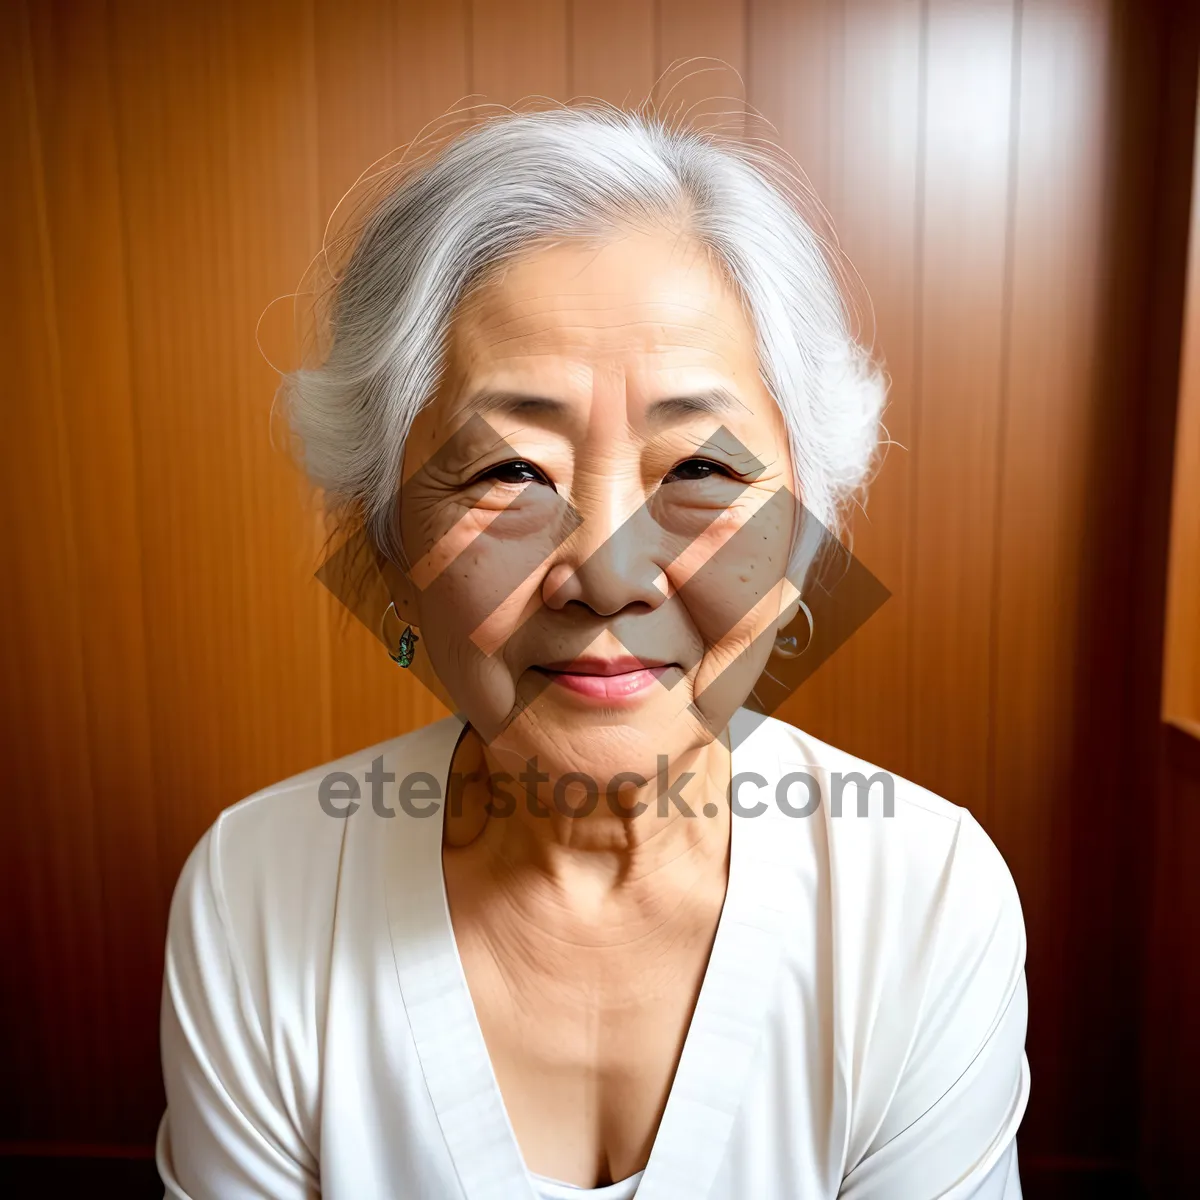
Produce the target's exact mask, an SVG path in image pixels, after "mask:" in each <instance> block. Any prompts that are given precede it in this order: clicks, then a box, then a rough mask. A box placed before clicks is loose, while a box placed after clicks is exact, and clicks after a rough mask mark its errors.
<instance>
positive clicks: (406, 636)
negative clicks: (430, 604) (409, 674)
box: [388, 625, 421, 667]
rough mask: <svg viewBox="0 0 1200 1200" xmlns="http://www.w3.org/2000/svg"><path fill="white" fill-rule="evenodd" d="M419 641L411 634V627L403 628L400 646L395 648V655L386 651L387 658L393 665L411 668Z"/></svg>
mask: <svg viewBox="0 0 1200 1200" xmlns="http://www.w3.org/2000/svg"><path fill="white" fill-rule="evenodd" d="M420 640H421V639H420V638H419V637H417V635H416V634H415V633H413V628H412V626H411V625H406V626H405V627H404V632H403V633H402V634H401V635H400V644H399V645H398V646H397V647H396V653H395V654H393V653H392V652H391V651H390V650H389V651H388V657H389V658H390V659H391V660H392V662H394V663H399V664H400V665H401V666H402V667H411V666H412V663H413V658H414V657H415V655H416V653H417V643H418V642H419V641H420Z"/></svg>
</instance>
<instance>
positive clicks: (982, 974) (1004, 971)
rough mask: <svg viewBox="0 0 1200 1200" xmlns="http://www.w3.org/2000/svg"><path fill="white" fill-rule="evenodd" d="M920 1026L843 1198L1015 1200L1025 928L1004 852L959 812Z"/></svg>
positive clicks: (1025, 1088) (1024, 1091)
mask: <svg viewBox="0 0 1200 1200" xmlns="http://www.w3.org/2000/svg"><path fill="white" fill-rule="evenodd" d="M935 946H936V949H935V951H934V956H933V969H932V973H931V976H930V978H929V981H928V985H927V991H926V995H925V1000H924V1002H923V1004H922V1006H921V1019H920V1021H919V1022H918V1026H917V1029H916V1030H915V1031H914V1035H913V1040H912V1044H911V1047H910V1050H909V1054H908V1057H907V1061H906V1063H905V1066H904V1069H903V1071H902V1072H901V1075H900V1078H899V1080H898V1082H897V1084H896V1090H895V1093H894V1095H893V1097H892V1100H891V1102H890V1103H889V1105H888V1109H887V1114H886V1117H885V1119H884V1120H883V1122H882V1123H881V1126H880V1128H879V1130H878V1131H877V1133H876V1135H875V1137H874V1138H873V1140H872V1142H871V1144H870V1146H869V1148H868V1149H867V1151H866V1153H865V1154H864V1155H863V1156H862V1158H861V1159H860V1160H859V1161H858V1162H857V1163H856V1164H855V1165H854V1166H853V1168H852V1169H851V1170H850V1171H849V1172H848V1173H847V1175H846V1176H845V1178H844V1180H843V1182H842V1187H841V1189H840V1191H839V1193H838V1194H839V1196H840V1197H843V1198H844V1200H934V1198H935V1197H943V1198H946V1200H968V1198H970V1200H1020V1196H1021V1184H1020V1177H1019V1175H1018V1172H1017V1149H1016V1133H1017V1127H1018V1126H1019V1125H1020V1122H1021V1118H1022V1116H1023V1115H1024V1112H1025V1106H1026V1103H1027V1101H1028V1097H1029V1066H1028V1063H1027V1061H1026V1057H1025V1028H1026V1022H1027V1015H1028V1000H1027V993H1026V985H1025V926H1024V921H1023V919H1022V916H1021V907H1020V901H1019V900H1018V898H1017V892H1016V888H1015V886H1014V885H1013V882H1012V877H1011V875H1010V874H1009V872H1008V868H1007V867H1006V866H1005V864H1004V861H1003V859H1002V858H1001V857H1000V854H999V852H998V851H997V850H996V848H995V847H994V846H993V845H992V843H991V842H990V840H989V839H988V838H987V835H986V834H985V833H984V832H983V830H982V829H981V828H980V827H979V825H978V824H977V823H976V822H975V820H974V818H972V817H971V816H970V815H969V814H964V817H963V824H962V827H961V829H960V833H959V838H958V842H957V845H956V848H955V854H954V858H953V861H952V864H951V867H950V869H949V874H948V878H947V884H946V888H945V890H944V892H943V895H942V902H941V905H940V911H939V916H938V922H937V933H936V942H935Z"/></svg>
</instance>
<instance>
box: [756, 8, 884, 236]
mask: <svg viewBox="0 0 1200 1200" xmlns="http://www.w3.org/2000/svg"><path fill="white" fill-rule="evenodd" d="M851 8H853V5H852V6H851ZM844 20H845V2H844V0H803V2H802V3H798V4H797V3H793V2H792V0H750V7H749V50H748V54H749V60H750V63H751V64H752V65H751V70H750V80H749V99H750V104H751V106H752V108H753V110H754V111H755V112H757V113H761V114H762V116H763V118H764V119H765V120H766V121H767V122H768V124H769V126H770V127H772V129H773V131H774V138H775V140H777V141H778V143H779V145H780V146H782V147H783V149H784V150H786V151H787V153H788V154H790V155H791V156H792V157H793V158H794V159H795V160H796V163H797V164H798V166H799V168H800V171H801V172H802V174H803V177H804V179H805V180H806V181H807V183H808V184H809V185H810V186H811V187H812V189H813V190H814V192H815V193H816V198H817V200H819V201H820V202H821V204H823V205H824V206H825V207H826V208H827V209H829V210H830V211H831V213H832V212H833V211H834V210H836V209H837V208H838V203H837V201H838V197H837V196H836V195H835V193H834V183H835V176H836V173H837V172H836V165H835V155H836V153H837V147H838V146H839V145H840V144H841V141H842V136H841V135H842V130H841V129H840V128H839V125H840V112H839V107H838V106H839V103H840V101H841V98H842V90H841V87H840V86H839V84H840V80H841V78H842V74H843V72H844V70H845V64H846V49H845V45H844V43H843V41H842V30H843V22H844ZM874 93H875V87H874V86H872V87H871V88H870V89H869V91H868V94H874Z"/></svg>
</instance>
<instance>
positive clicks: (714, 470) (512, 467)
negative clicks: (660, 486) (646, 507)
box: [477, 458, 733, 490]
mask: <svg viewBox="0 0 1200 1200" xmlns="http://www.w3.org/2000/svg"><path fill="white" fill-rule="evenodd" d="M697 466H698V467H703V468H704V469H705V471H704V474H702V475H694V476H691V477H690V478H686V477H683V476H682V475H680V472H681V471H682V470H683V468H685V467H697ZM512 471H521V472H524V473H525V474H526V476H527V477H526V478H524V479H502V478H501V473H502V472H512ZM713 475H723V476H724V477H725V478H726V479H732V478H733V473H732V472H731V471H730V470H729V469H728V468H727V467H724V466H722V465H721V464H720V463H716V462H713V461H712V459H709V458H685V459H684V460H683V461H682V462H680V463H676V465H675V466H673V467H672V468H671V469H670V470H669V471H668V472H667V473H666V475H665V476H664V477H663V483H692V482H697V481H699V480H701V479H708V478H711V477H712V476H713ZM673 476H674V477H675V478H672V477H673ZM477 479H481V480H485V479H487V480H495V481H496V482H498V483H507V484H510V485H512V486H514V487H516V486H519V485H521V484H525V483H543V484H545V485H546V486H547V487H551V488H552V487H554V484H553V483H551V481H550V479H549V478H548V477H547V475H546V473H545V472H544V471H542V470H541V469H540V468H538V467H535V466H534V465H533V463H531V462H529V461H527V460H526V459H523V458H513V459H509V460H508V461H507V462H502V463H497V464H496V465H495V466H494V467H489V468H488V469H487V470H486V471H484V472H483V473H482V474H480V475H479V476H477ZM555 490H557V489H555Z"/></svg>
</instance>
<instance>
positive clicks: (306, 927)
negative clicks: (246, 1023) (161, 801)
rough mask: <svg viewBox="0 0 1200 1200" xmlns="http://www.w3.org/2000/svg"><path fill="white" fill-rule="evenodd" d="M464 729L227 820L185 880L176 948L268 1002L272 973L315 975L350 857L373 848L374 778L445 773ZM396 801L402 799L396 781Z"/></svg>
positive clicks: (338, 763) (304, 782)
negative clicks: (295, 966) (316, 951)
mask: <svg viewBox="0 0 1200 1200" xmlns="http://www.w3.org/2000/svg"><path fill="white" fill-rule="evenodd" d="M457 729H458V725H457V723H456V722H455V721H454V718H447V719H446V720H445V721H439V722H436V723H435V724H433V725H429V726H426V727H424V728H422V729H418V730H415V731H414V732H412V733H409V734H405V735H403V736H401V737H397V738H392V739H390V740H388V741H386V742H380V743H378V744H376V745H373V746H368V747H365V748H364V749H362V750H358V751H355V752H354V753H352V754H348V755H345V756H343V757H342V758H338V759H334V760H332V761H330V762H326V763H322V764H320V765H319V766H316V767H312V768H310V769H309V770H306V771H303V772H301V773H299V774H297V775H294V776H291V777H290V778H288V779H284V780H281V781H280V782H278V783H275V784H272V785H270V786H269V787H266V788H263V789H261V790H260V791H257V792H255V793H254V794H252V795H250V796H247V797H246V798H245V799H243V800H241V801H239V802H238V803H236V804H234V805H232V806H230V807H229V808H227V809H225V810H224V811H222V812H221V813H220V814H219V815H218V816H217V818H216V820H215V821H214V822H213V824H212V825H211V826H210V827H209V828H208V830H207V831H206V832H205V833H204V835H203V836H202V837H201V839H200V841H199V842H198V843H197V845H196V846H195V848H194V849H193V850H192V852H191V854H190V855H189V857H188V859H187V862H186V863H185V864H184V867H183V870H182V872H181V873H180V876H179V880H178V882H177V883H176V886H175V892H174V896H173V899H172V904H171V917H170V923H169V928H168V945H169V946H171V945H173V944H174V945H176V946H178V945H179V944H180V943H184V942H186V943H188V944H189V946H188V948H189V951H190V953H191V954H192V955H193V956H195V955H200V956H208V957H212V956H213V955H214V954H219V955H220V956H221V957H229V958H232V959H233V960H234V963H235V966H236V967H237V969H238V970H239V973H241V974H243V975H244V977H245V982H246V983H247V984H248V986H249V987H250V989H251V991H252V992H253V993H255V994H256V995H258V996H260V997H261V996H264V995H265V994H266V992H267V990H268V988H269V987H271V986H272V984H273V983H274V984H277V983H278V982H279V981H278V979H274V980H269V979H268V978H267V972H268V970H272V971H276V972H278V970H279V968H280V967H282V966H285V965H286V964H288V963H290V962H295V963H299V964H301V968H302V969H303V967H304V966H305V965H307V966H311V965H312V964H311V960H310V959H308V958H307V952H308V951H311V950H312V949H313V948H315V947H320V946H326V947H327V946H328V945H329V941H330V936H331V932H332V924H333V920H334V914H335V910H336V906H337V900H338V892H339V888H340V886H341V884H342V869H343V864H344V860H345V857H346V855H347V852H348V848H350V847H352V846H353V845H354V844H355V843H361V844H369V843H370V842H371V841H372V837H371V835H372V833H373V832H374V831H375V830H374V826H375V825H376V822H375V821H374V819H373V814H372V813H371V803H370V795H371V783H370V780H371V773H372V772H373V771H378V772H380V773H381V775H382V777H383V778H384V779H389V780H390V777H395V778H400V777H402V776H404V775H407V774H410V773H412V772H414V771H419V770H422V769H426V768H428V767H429V766H431V765H434V766H436V763H437V751H438V749H439V748H440V746H441V744H442V743H443V742H445V741H446V740H447V739H450V741H451V742H452V741H453V739H454V737H456V733H457ZM387 791H388V792H389V793H390V794H392V795H394V785H393V784H392V783H391V782H390V781H389V783H388V787H387ZM351 797H357V799H351ZM360 808H363V809H365V810H366V811H365V812H363V813H359V812H358V810H359V809H360ZM352 813H354V814H356V816H355V817H354V819H350V818H351V814H352Z"/></svg>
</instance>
